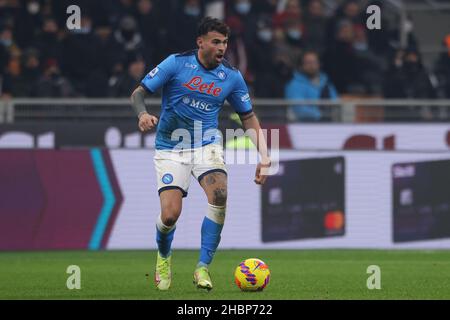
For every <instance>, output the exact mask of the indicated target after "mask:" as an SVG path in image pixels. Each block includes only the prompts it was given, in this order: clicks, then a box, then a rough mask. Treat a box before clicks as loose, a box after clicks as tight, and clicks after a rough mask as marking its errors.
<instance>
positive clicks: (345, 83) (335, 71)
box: [324, 20, 364, 93]
mask: <svg viewBox="0 0 450 320" xmlns="http://www.w3.org/2000/svg"><path fill="white" fill-rule="evenodd" d="M354 39H355V31H354V28H353V24H352V23H351V22H350V21H348V20H342V21H340V23H339V24H338V26H337V29H336V31H335V40H334V41H333V43H332V44H331V46H330V47H329V48H328V49H327V51H326V52H325V56H324V69H325V71H326V72H327V73H328V74H329V76H330V78H331V80H332V82H333V83H334V84H335V85H336V88H337V90H338V92H339V93H349V92H362V91H364V89H362V88H361V82H360V81H359V74H360V70H358V65H357V63H355V62H356V60H357V58H356V51H355V48H354V46H353V42H354Z"/></svg>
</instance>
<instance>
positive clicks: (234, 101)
mask: <svg viewBox="0 0 450 320" xmlns="http://www.w3.org/2000/svg"><path fill="white" fill-rule="evenodd" d="M227 100H228V102H229V103H230V104H231V106H232V107H233V109H234V111H236V113H237V114H240V115H245V114H248V113H250V112H252V102H251V100H250V94H249V93H248V88H247V84H246V83H245V81H244V78H243V77H242V74H241V73H240V72H239V71H238V74H237V76H236V80H235V85H234V89H233V90H232V91H231V93H230V94H229V95H228V97H227Z"/></svg>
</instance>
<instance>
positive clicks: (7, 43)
mask: <svg viewBox="0 0 450 320" xmlns="http://www.w3.org/2000/svg"><path fill="white" fill-rule="evenodd" d="M0 43H1V44H2V45H3V46H5V47H10V46H11V45H12V40H11V39H2V40H0Z"/></svg>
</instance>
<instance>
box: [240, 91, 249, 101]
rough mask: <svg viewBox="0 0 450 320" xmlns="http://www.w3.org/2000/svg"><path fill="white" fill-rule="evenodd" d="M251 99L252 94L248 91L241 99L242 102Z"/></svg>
mask: <svg viewBox="0 0 450 320" xmlns="http://www.w3.org/2000/svg"><path fill="white" fill-rule="evenodd" d="M249 100H250V95H249V94H248V93H246V94H244V95H243V96H242V97H241V101H242V102H246V101H249Z"/></svg>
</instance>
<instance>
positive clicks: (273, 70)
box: [249, 16, 285, 98]
mask: <svg viewBox="0 0 450 320" xmlns="http://www.w3.org/2000/svg"><path fill="white" fill-rule="evenodd" d="M273 38H274V34H273V30H272V21H271V18H270V16H260V20H259V21H258V24H257V31H256V34H255V35H254V37H253V39H254V40H253V43H252V45H251V46H250V48H249V56H250V57H251V59H250V60H249V66H250V69H251V70H252V73H253V75H254V77H255V81H254V86H253V88H254V91H253V93H254V95H255V96H257V97H260V98H275V97H280V98H281V97H282V96H283V95H284V83H285V80H284V79H283V75H282V74H280V69H279V68H278V66H277V64H276V63H275V48H274V46H273V45H272V41H273ZM275 79H276V80H275Z"/></svg>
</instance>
